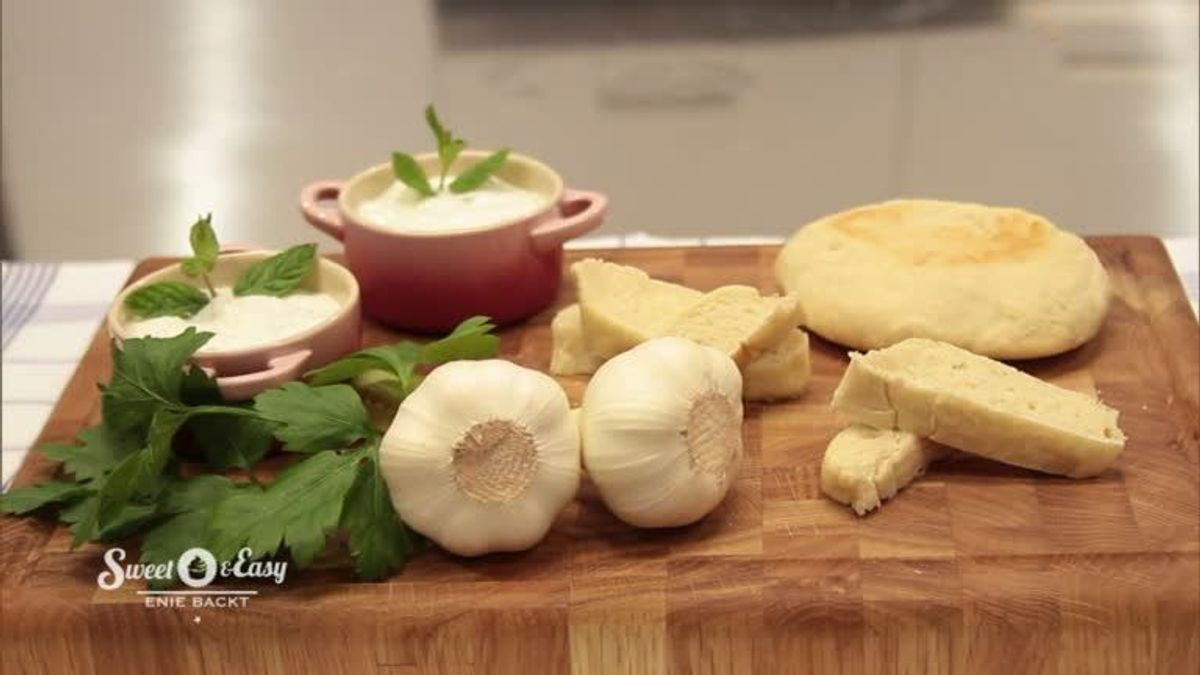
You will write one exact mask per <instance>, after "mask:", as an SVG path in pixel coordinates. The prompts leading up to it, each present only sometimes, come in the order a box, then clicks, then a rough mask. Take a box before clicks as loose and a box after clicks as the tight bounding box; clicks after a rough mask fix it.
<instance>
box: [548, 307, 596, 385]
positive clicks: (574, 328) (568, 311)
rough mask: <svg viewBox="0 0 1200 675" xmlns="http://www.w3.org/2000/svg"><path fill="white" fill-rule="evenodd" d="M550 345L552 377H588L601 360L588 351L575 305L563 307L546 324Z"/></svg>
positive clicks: (580, 318)
mask: <svg viewBox="0 0 1200 675" xmlns="http://www.w3.org/2000/svg"><path fill="white" fill-rule="evenodd" d="M550 333H551V335H552V336H553V338H554V346H553V348H552V349H551V352H550V372H551V373H553V374H555V375H590V374H592V373H594V372H596V369H597V368H599V367H600V364H602V363H604V359H603V358H601V357H600V356H599V355H598V354H596V353H595V352H593V351H592V350H590V349H588V346H587V343H586V342H584V339H583V317H582V316H581V315H580V312H579V304H578V303H576V304H572V305H567V306H566V307H564V308H562V309H561V310H559V312H558V314H555V315H554V320H553V321H551V322H550Z"/></svg>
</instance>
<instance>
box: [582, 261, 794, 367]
mask: <svg viewBox="0 0 1200 675" xmlns="http://www.w3.org/2000/svg"><path fill="white" fill-rule="evenodd" d="M571 271H572V273H573V274H574V276H575V283H576V287H577V288H578V290H579V307H580V314H581V319H582V322H583V335H584V338H585V340H586V342H587V345H588V348H589V349H591V350H592V351H593V352H595V353H596V354H598V355H600V356H601V357H603V358H606V359H607V358H611V357H612V356H615V355H616V354H619V353H621V352H623V351H625V350H627V349H630V348H632V347H634V346H636V345H638V344H641V343H642V342H645V341H646V340H649V339H651V338H655V337H660V336H664V335H672V336H677V337H685V338H688V339H690V340H694V341H696V342H699V343H700V344H703V345H707V346H710V347H715V348H717V349H720V350H721V351H724V352H725V353H727V354H729V356H730V358H732V359H733V361H734V363H736V364H738V366H739V367H743V366H745V365H747V364H748V363H750V361H752V360H754V359H755V358H757V357H758V356H759V355H761V354H764V353H766V352H768V351H770V350H771V349H772V348H773V347H774V346H775V345H777V344H779V343H780V342H782V341H783V339H784V338H785V337H787V336H788V334H789V333H790V332H791V331H792V330H793V329H795V328H796V327H797V326H798V325H799V324H800V305H799V302H798V301H797V300H796V299H795V298H794V297H790V296H784V297H779V296H763V295H761V294H759V292H758V291H757V290H756V289H754V288H751V287H749V286H723V287H721V288H718V289H716V290H713V291H710V292H708V293H700V292H699V291H695V290H692V289H690V288H686V287H684V286H679V285H677V284H671V283H667V282H664V281H659V280H656V279H651V278H650V277H649V276H648V275H647V274H646V273H645V272H643V271H641V270H639V269H637V268H634V267H627V266H624V265H617V264H615V263H610V262H605V261H602V260H595V259H587V260H582V261H580V262H577V263H575V264H574V265H572V267H571Z"/></svg>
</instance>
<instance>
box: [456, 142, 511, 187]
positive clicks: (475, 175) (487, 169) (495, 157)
mask: <svg viewBox="0 0 1200 675" xmlns="http://www.w3.org/2000/svg"><path fill="white" fill-rule="evenodd" d="M507 159H508V148H504V149H503V150H497V151H496V152H493V153H492V154H490V155H488V156H487V157H485V158H484V159H483V161H481V162H479V163H478V164H476V165H475V166H472V167H471V168H469V169H467V170H466V171H464V172H462V173H460V174H458V178H455V179H454V181H453V182H451V183H450V191H451V192H453V193H455V194H458V193H460V192H470V191H471V190H474V189H475V188H477V187H479V186H480V185H483V184H484V183H486V182H487V180H488V179H489V178H491V177H492V175H493V174H495V173H496V172H497V171H499V170H500V167H502V166H504V162H505V160H507Z"/></svg>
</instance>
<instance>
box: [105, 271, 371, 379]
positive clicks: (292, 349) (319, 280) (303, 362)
mask: <svg viewBox="0 0 1200 675" xmlns="http://www.w3.org/2000/svg"><path fill="white" fill-rule="evenodd" d="M275 253H276V251H249V252H245V253H232V254H222V255H221V257H220V258H218V259H217V265H216V267H215V268H214V269H213V271H212V273H211V274H209V278H210V279H211V280H212V282H213V285H214V286H232V285H233V284H234V282H235V281H236V280H237V279H238V277H239V276H241V274H242V272H243V271H244V270H245V269H246V268H247V267H249V266H250V265H252V264H254V263H256V262H258V261H260V260H262V259H264V258H267V257H269V256H271V255H274V254H275ZM317 261H318V262H317V267H316V269H315V270H313V272H312V273H311V274H309V276H308V278H306V279H305V280H304V283H303V284H302V286H301V288H302V289H304V290H308V291H314V292H321V293H328V294H329V295H331V296H333V298H334V299H335V300H336V301H337V303H338V305H339V306H340V307H341V310H340V311H339V312H338V313H337V314H335V315H333V316H332V317H330V318H328V319H326V320H325V321H323V322H321V323H319V324H317V325H316V326H313V327H312V328H309V329H308V330H305V331H302V332H300V333H296V334H295V335H290V336H288V337H285V338H283V339H280V340H275V341H273V342H267V343H263V344H262V345H259V346H257V347H249V348H243V349H229V350H213V349H207V348H203V347H202V348H201V349H200V350H199V351H198V352H196V354H195V356H193V357H192V361H193V362H194V363H196V364H198V365H199V366H200V367H202V368H204V369H205V370H206V371H208V372H209V374H210V375H212V376H213V377H215V378H216V380H217V386H218V387H219V388H220V389H221V395H222V396H224V397H225V399H226V400H228V401H242V400H246V399H250V398H253V397H254V396H255V395H256V394H258V393H259V392H262V391H265V390H267V389H272V388H274V387H278V386H279V385H281V384H283V383H284V382H288V381H290V380H295V379H297V378H299V377H300V376H301V375H302V374H303V373H304V372H305V371H307V370H310V369H312V368H318V367H320V366H323V365H325V364H326V363H329V362H330V361H333V360H334V359H338V358H341V357H342V356H345V355H346V354H349V353H350V352H353V351H356V350H357V349H358V348H359V345H360V344H361V340H362V316H361V315H362V312H361V309H360V301H359V290H358V283H357V282H356V281H355V279H354V275H353V274H350V272H349V271H348V270H347V269H346V268H344V267H342V266H341V265H339V264H337V263H335V262H333V261H331V260H327V259H325V258H318V259H317ZM158 281H183V282H185V283H191V284H195V283H196V280H195V279H189V278H188V277H187V276H185V275H184V273H183V270H182V269H180V267H179V265H177V264H176V265H171V266H170V267H166V268H163V269H161V270H158V271H157V272H153V273H151V274H148V275H146V276H145V277H142V278H141V279H139V280H137V281H135V282H134V283H132V284H130V285H129V286H128V287H126V288H125V290H123V291H121V293H120V294H119V295H117V299H116V300H115V301H114V302H113V305H112V307H111V308H110V309H109V310H108V322H107V325H108V333H109V335H111V336H112V337H113V338H114V339H115V340H117V341H118V342H119V341H121V340H124V339H126V338H128V337H130V335H129V332H128V324H129V322H130V321H132V320H133V317H132V316H131V315H130V313H129V310H128V309H126V308H125V298H126V297H127V296H128V295H129V294H130V293H132V292H133V291H135V290H137V289H139V288H141V287H143V286H145V285H147V284H152V283H155V282H158Z"/></svg>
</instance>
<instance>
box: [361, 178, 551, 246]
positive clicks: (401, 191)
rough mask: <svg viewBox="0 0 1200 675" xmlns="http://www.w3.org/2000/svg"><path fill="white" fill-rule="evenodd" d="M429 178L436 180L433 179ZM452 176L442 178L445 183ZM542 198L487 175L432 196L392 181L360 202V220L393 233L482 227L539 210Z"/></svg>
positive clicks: (450, 179) (525, 215)
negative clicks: (466, 187)
mask: <svg viewBox="0 0 1200 675" xmlns="http://www.w3.org/2000/svg"><path fill="white" fill-rule="evenodd" d="M433 180H435V181H436V180H437V179H436V178H435V179H433ZM453 180H454V176H447V177H446V185H449V184H450V182H451V181H453ZM545 206H546V200H545V199H544V198H543V197H542V196H541V195H540V194H538V193H536V192H532V191H530V190H525V189H523V188H519V187H517V186H515V185H511V184H509V183H505V182H504V181H502V180H500V179H498V178H494V177H493V178H490V179H488V181H487V182H486V183H484V184H483V185H481V186H479V187H478V188H476V189H474V190H471V191H470V192H463V193H461V194H454V193H453V192H450V190H448V189H447V190H442V191H441V192H438V193H437V194H435V195H433V196H432V197H422V196H421V194H420V193H419V192H417V191H416V190H414V189H412V188H410V187H408V186H407V185H405V184H403V183H399V182H396V183H393V184H392V185H391V186H390V187H388V189H387V190H384V191H383V192H382V193H381V194H380V195H379V196H378V197H376V198H374V199H371V200H368V201H365V202H363V203H362V204H361V205H360V206H359V207H358V213H359V215H360V216H361V217H362V218H363V220H366V221H369V222H371V223H374V224H376V225H380V226H382V227H386V228H388V229H390V230H393V231H396V232H422V233H425V232H441V231H451V230H466V229H471V228H476V227H483V226H485V225H490V224H492V223H500V222H504V221H509V220H515V219H518V218H526V217H528V216H532V215H533V214H535V213H537V212H538V211H541V210H542V209H543V208H545Z"/></svg>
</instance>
